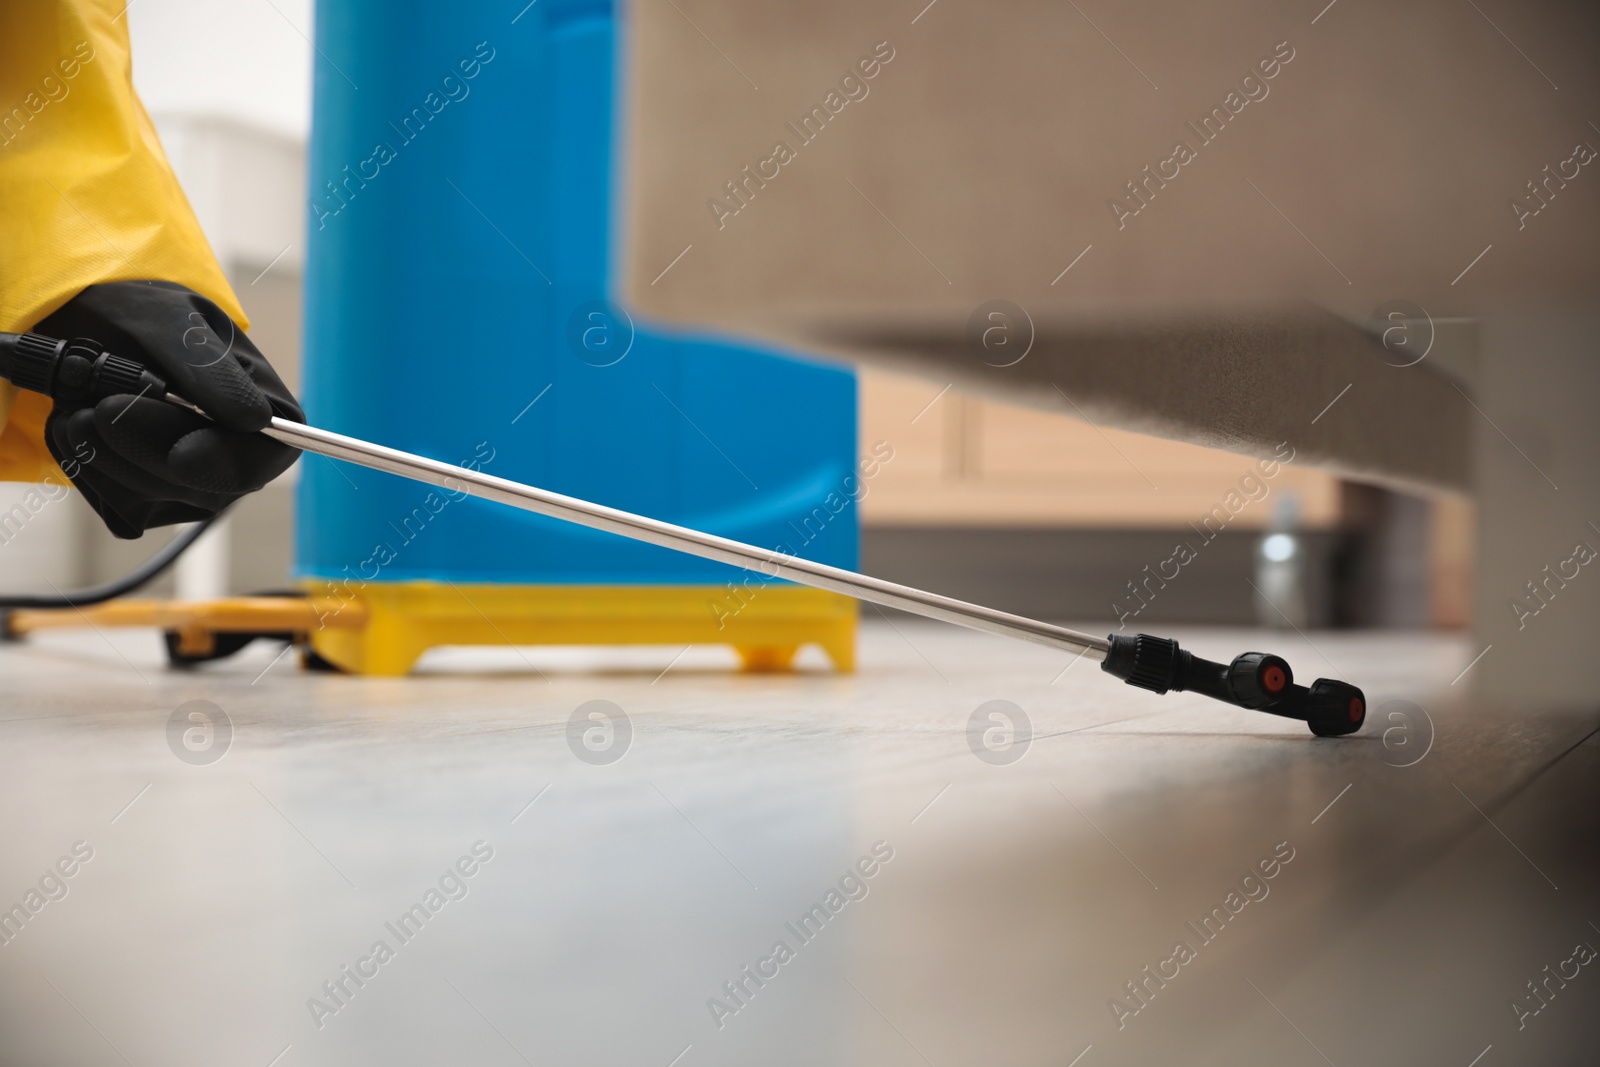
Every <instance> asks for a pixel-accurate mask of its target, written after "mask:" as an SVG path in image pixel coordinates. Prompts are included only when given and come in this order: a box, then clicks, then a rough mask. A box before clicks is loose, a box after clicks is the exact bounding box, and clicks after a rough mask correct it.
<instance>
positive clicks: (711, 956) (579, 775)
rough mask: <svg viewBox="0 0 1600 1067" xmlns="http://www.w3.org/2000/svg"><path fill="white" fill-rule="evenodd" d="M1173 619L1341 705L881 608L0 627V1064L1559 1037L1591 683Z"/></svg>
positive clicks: (1499, 1054) (1572, 985)
mask: <svg viewBox="0 0 1600 1067" xmlns="http://www.w3.org/2000/svg"><path fill="white" fill-rule="evenodd" d="M1176 636H1179V637H1180V638H1182V639H1183V640H1184V641H1185V645H1186V647H1189V646H1191V645H1192V647H1194V648H1195V649H1196V651H1199V652H1201V653H1202V654H1211V655H1214V656H1216V657H1218V658H1226V657H1227V656H1230V655H1232V654H1233V653H1234V652H1237V651H1242V650H1244V649H1246V648H1250V647H1265V648H1268V649H1274V650H1279V651H1282V652H1283V653H1284V654H1286V655H1287V656H1288V657H1289V659H1290V661H1291V662H1292V663H1294V664H1295V665H1296V666H1297V667H1298V668H1299V670H1300V672H1301V675H1302V677H1303V680H1304V679H1309V678H1310V677H1313V676H1315V675H1317V674H1329V675H1332V674H1335V673H1342V674H1343V675H1344V676H1345V677H1347V678H1348V679H1349V680H1351V681H1353V682H1356V683H1357V684H1359V685H1362V686H1364V687H1365V688H1366V690H1367V693H1368V696H1369V698H1370V699H1371V703H1372V706H1373V709H1374V712H1373V715H1372V716H1371V717H1370V725H1369V727H1368V728H1367V730H1366V731H1365V732H1364V733H1363V734H1361V735H1359V736H1358V737H1355V738H1352V739H1346V740H1339V741H1330V740H1317V739H1314V738H1312V737H1311V736H1310V735H1309V733H1307V732H1306V731H1305V730H1304V728H1303V727H1302V726H1300V725H1299V724H1296V723H1293V722H1289V721H1286V720H1279V719H1273V718H1271V717H1268V716H1264V715H1259V714H1255V713H1251V712H1246V711H1239V710H1234V709H1229V708H1226V707H1223V706H1221V705H1217V704H1213V703H1211V702H1209V701H1206V700H1204V699H1202V698H1194V697H1189V696H1186V695H1182V694H1175V695H1169V696H1166V697H1156V696H1153V695H1151V694H1146V693H1143V692H1140V691H1137V690H1134V689H1131V688H1129V687H1127V686H1124V685H1121V684H1119V683H1116V682H1114V681H1113V680H1112V679H1110V678H1109V677H1107V676H1105V675H1103V674H1101V673H1100V672H1099V671H1098V670H1097V669H1095V667H1096V665H1095V664H1093V663H1091V662H1089V661H1082V662H1079V663H1076V664H1075V665H1072V666H1071V667H1070V669H1068V670H1067V671H1066V672H1065V673H1064V674H1063V673H1061V672H1062V671H1063V668H1066V667H1068V665H1069V663H1071V660H1070V657H1067V656H1064V655H1059V654H1055V653H1051V652H1049V651H1046V650H1042V649H1036V648H1033V647H1031V646H1027V645H1022V644H1017V643H1011V642H1006V641H1003V640H1000V639H998V638H989V637H985V636H981V635H974V634H969V633H966V632H963V631H958V630H955V629H952V628H948V627H942V626H937V625H933V624H924V623H920V622H912V621H906V620H902V619H899V618H897V619H896V620H895V622H894V623H893V624H892V625H890V624H888V623H885V622H883V621H874V622H871V623H868V624H867V625H866V626H865V627H864V633H863V638H862V670H861V673H860V674H858V675H856V676H854V677H848V678H840V677H835V676H831V675H828V674H824V673H820V672H818V673H809V672H808V673H803V674H800V675H791V676H768V677H752V676H746V675H736V674H732V673H729V672H728V671H727V669H726V668H727V666H728V664H729V663H731V655H728V656H725V654H724V653H723V652H722V651H720V650H715V649H693V650H690V651H689V652H687V653H686V654H684V655H683V656H681V657H680V658H678V659H677V660H676V661H675V662H673V663H672V666H671V669H670V670H667V671H666V672H665V673H664V674H663V673H662V670H663V668H665V667H667V666H668V663H669V661H672V660H673V657H674V654H675V653H676V652H677V650H676V649H664V650H663V649H652V650H636V651H631V652H597V651H581V652H580V651H561V650H529V651H527V652H525V653H519V652H516V651H508V650H498V651H468V650H462V651H455V652H447V653H441V654H435V655H434V656H433V657H432V658H430V659H429V660H427V661H425V664H424V671H423V673H422V674H421V675H419V676H418V677H414V678H411V679H406V680H398V681H396V680H363V679H354V678H345V677H338V676H331V675H323V674H306V673H301V672H298V670H297V669H296V668H295V666H294V665H293V661H292V658H291V657H286V658H284V659H283V660H282V661H279V662H276V663H275V664H274V663H273V658H272V657H273V655H274V653H275V652H276V649H272V648H268V647H265V646H261V647H258V648H255V649H252V650H250V651H249V652H248V653H246V654H244V655H243V656H241V657H239V658H238V659H236V660H234V661H231V662H229V663H226V664H224V665H221V666H219V667H217V668H214V669H209V670H206V671H203V672H199V673H194V674H176V673H171V672H168V671H166V670H165V669H164V668H163V666H162V661H161V658H160V655H159V653H158V650H157V646H156V644H155V641H154V639H153V637H152V636H151V635H149V634H137V633H134V634H118V635H114V636H113V637H111V638H109V639H108V638H106V637H103V636H100V635H97V634H95V633H93V632H91V631H84V632H81V633H77V632H75V633H57V634H53V635H49V636H47V637H45V638H43V639H41V640H37V641H34V642H31V643H29V644H26V645H12V646H4V647H0V701H3V707H4V712H3V713H0V719H4V720H5V721H4V722H0V731H4V732H3V733H0V844H3V848H0V906H10V905H11V904H12V903H16V904H20V905H22V907H23V912H24V914H26V915H27V918H26V921H23V920H21V919H18V918H15V917H13V918H12V919H11V923H12V927H13V928H17V929H15V930H14V932H13V929H12V928H8V929H7V930H6V936H7V937H8V938H9V941H8V943H6V944H4V945H3V946H0V1063H4V1064H27V1065H30V1067H42V1065H49V1064H74V1065H83V1064H102V1063H103V1064H115V1063H123V1062H126V1063H131V1064H136V1065H138V1067H144V1065H146V1064H157V1063H161V1064H206V1065H216V1064H242V1065H245V1067H267V1065H269V1064H276V1065H278V1067H299V1065H302V1064H329V1065H333V1064H339V1065H349V1064H366V1063H372V1064H380V1063H381V1064H412V1063H418V1064H421V1063H439V1064H458V1063H475V1064H506V1065H514V1064H519V1063H530V1064H539V1065H541V1067H543V1065H545V1064H559V1065H569V1064H571V1065H576V1064H605V1065H625V1064H638V1065H642V1067H668V1065H675V1067H701V1065H711V1064H873V1065H880V1064H887V1065H894V1064H906V1065H915V1064H931V1065H935V1067H954V1065H958V1064H983V1065H995V1064H1037V1065H1046V1064H1049V1065H1057V1067H1066V1065H1068V1064H1073V1063H1076V1064H1078V1067H1100V1065H1102V1064H1139V1063H1205V1064H1211V1063H1214V1064H1245V1063H1249V1064H1254V1063H1274V1064H1307V1065H1311V1064H1322V1063H1324V1062H1327V1063H1332V1064H1337V1065H1339V1067H1345V1065H1347V1064H1357V1063H1364V1064H1423V1063H1426V1064H1445V1065H1458V1067H1468V1064H1471V1063H1474V1062H1477V1063H1478V1064H1479V1067H1497V1065H1499V1064H1511V1063H1518V1064H1530V1063H1532V1064H1546V1063H1547V1064H1566V1063H1579V1062H1594V1057H1595V1056H1596V1055H1600V1054H1597V1053H1596V1052H1595V1050H1596V1048H1600V963H1589V964H1584V963H1581V962H1578V961H1579V960H1580V958H1582V957H1583V956H1584V955H1585V952H1584V951H1582V950H1579V951H1577V952H1576V954H1575V946H1577V945H1579V944H1580V943H1586V944H1587V945H1593V946H1597V947H1600V925H1596V924H1600V863H1597V860H1600V849H1597V847H1596V846H1597V844H1600V804H1597V803H1596V801H1597V799H1600V735H1596V734H1595V733H1594V732H1593V731H1594V730H1595V728H1596V726H1597V725H1600V709H1596V708H1589V709H1574V710H1573V711H1572V712H1571V713H1569V714H1558V715H1546V716H1539V717H1526V716H1521V715H1518V714H1517V713H1516V709H1485V708H1475V707H1472V706H1470V705H1469V704H1468V703H1466V702H1464V700H1463V699H1462V694H1461V691H1462V690H1464V689H1465V688H1466V686H1467V683H1468V681H1469V680H1470V675H1469V676H1468V679H1467V680H1463V681H1462V682H1461V683H1459V684H1457V685H1455V686H1452V685H1451V680H1452V679H1453V678H1455V677H1456V676H1457V674H1458V673H1459V672H1460V671H1461V670H1462V668H1463V667H1465V666H1466V664H1467V662H1468V660H1469V659H1470V658H1471V655H1472V654H1473V650H1472V649H1470V648H1468V647H1467V645H1466V644H1465V643H1464V642H1463V641H1459V640H1456V639H1452V638H1441V637H1437V636H1406V635H1336V634H1314V635H1312V637H1311V639H1310V640H1311V642H1313V643H1314V644H1308V642H1307V641H1305V640H1304V639H1302V638H1299V637H1295V636H1293V635H1291V636H1290V637H1289V638H1287V639H1285V638H1283V637H1281V636H1275V637H1267V636H1264V635H1259V634H1251V633H1241V632H1231V633H1230V632H1220V631H1198V632H1193V633H1187V634H1183V633H1180V634H1178V635H1176ZM263 671H264V673H263ZM596 700H598V701H610V702H612V705H614V706H608V705H592V706H591V707H590V708H586V709H585V711H586V712H587V711H589V710H593V709H595V708H600V709H601V710H606V711H607V712H608V713H609V714H610V716H611V719H610V721H609V722H607V721H606V720H603V719H591V720H583V721H582V722H581V723H580V725H579V726H578V727H575V728H574V727H569V718H570V717H571V716H572V715H573V714H574V712H575V709H578V708H580V706H582V705H585V704H586V702H589V701H596ZM995 700H1004V701H1010V702H1012V703H1013V704H1014V705H1016V706H1018V707H1020V708H1021V709H1023V710H1024V711H1025V713H1026V715H1027V717H1028V719H1029V720H1030V722H1031V737H1030V736H1029V734H1028V731H1027V730H1025V729H1024V730H1021V731H1018V730H1008V729H1007V728H1006V724H1005V722H1004V720H1002V719H1000V718H995V719H991V720H988V721H987V722H986V723H980V728H979V729H978V730H974V731H969V729H968V726H969V720H970V718H971V717H972V716H973V714H974V712H975V710H976V709H978V708H979V707H980V706H981V705H984V704H986V703H987V702H989V701H995ZM191 701H207V702H210V705H209V706H208V705H205V704H189V703H188V702H191ZM1390 701H1411V702H1414V703H1413V704H1411V705H1401V704H1390V703H1389V702H1390ZM185 705H187V706H186V707H185ZM180 707H184V711H183V712H182V713H181V715H180V717H179V718H180V721H179V722H178V723H177V725H176V726H171V727H169V721H170V720H171V719H172V718H173V716H174V714H175V713H177V712H178V709H179V708H180ZM211 707H215V708H220V709H221V710H222V712H224V713H225V714H226V716H227V719H228V721H229V722H231V737H229V736H226V735H227V733H228V731H227V730H226V729H225V728H224V726H223V724H222V722H221V720H220V719H219V718H218V716H217V714H216V712H215V711H214V710H210V708H211ZM1416 708H1420V709H1425V710H1422V711H1419V710H1408V709H1416ZM619 709H620V710H621V714H618V710H619ZM197 710H198V711H202V712H205V713H206V714H208V715H209V716H210V718H211V720H213V722H212V723H211V724H210V725H209V727H208V724H207V721H206V720H203V719H202V720H190V719H188V718H185V717H184V716H187V715H188V714H189V713H190V712H192V711H197ZM1390 713H1396V714H1401V717H1400V718H1390ZM1402 713H1403V714H1402ZM1013 718H1015V716H1014V714H1013ZM1385 728H1387V729H1388V732H1387V733H1385ZM208 729H209V734H208V733H207V730H208ZM985 729H987V731H988V732H987V733H985V732H984V730H985ZM185 730H192V731H193V732H192V733H190V734H189V735H188V738H187V741H188V743H187V745H186V743H185V737H184V731H185ZM985 742H987V744H986V743H985ZM224 749H225V755H223V756H222V757H221V758H220V759H213V757H215V756H216V754H217V753H218V752H220V751H223V750H224ZM1018 753H1021V756H1020V758H1013V757H1016V756H1017V755H1018ZM180 754H181V757H180ZM619 754H620V755H619ZM208 760H209V761H210V762H207V761H208ZM74 850H76V852H75V851H74ZM91 850H92V855H89V853H90V851H91ZM85 856H88V858H84V857H85ZM58 863H59V864H60V866H59V867H57V866H56V865H57V864H58ZM67 870H70V871H71V875H70V876H67V875H65V874H62V873H61V872H63V871H67ZM466 872H470V873H466ZM867 872H870V873H867ZM1252 872H1254V873H1253V874H1252ZM1264 872H1270V875H1271V877H1270V878H1269V877H1267V876H1266V874H1265V873H1264ZM1247 876H1248V877H1247ZM30 889H32V890H37V894H36V895H35V896H33V897H29V896H28V894H29V892H30ZM430 892H431V893H432V895H431V896H430V895H429V894H430ZM63 894H64V895H63ZM830 894H832V895H830ZM1230 894H1233V895H1231V896H1230ZM30 904H32V905H35V906H36V910H34V911H32V912H30V911H29V906H30ZM413 905H421V908H420V909H415V910H414V909H413ZM1214 909H1215V910H1214ZM408 915H409V916H410V918H409V920H408V921H403V917H405V916H408ZM1208 916H1209V917H1210V925H1209V926H1207V925H1206V924H1205V921H1206V919H1207V918H1208ZM808 917H809V918H808ZM824 917H825V918H824ZM407 922H408V923H409V925H408V924H407ZM379 942H382V943H383V944H384V946H385V947H384V949H383V950H378V948H377V945H378V943H379ZM780 942H781V943H782V944H783V946H784V947H783V948H782V949H780V948H778V945H779V943H780ZM1180 943H1181V944H1182V945H1183V946H1184V948H1183V950H1182V951H1179V950H1178V945H1179V944H1180ZM379 957H382V958H381V959H380V958H379ZM1547 965H1548V967H1549V970H1548V971H1547V970H1545V968H1546V966H1547ZM347 968H348V969H347ZM746 968H749V969H748V970H746ZM1146 968H1148V970H1147V969H1146ZM1574 969H1576V974H1575V975H1574V974H1573V971H1574ZM1563 971H1564V972H1565V973H1566V975H1567V976H1568V977H1566V978H1562V977H1560V974H1561V973H1562V972H1563ZM351 974H355V975H357V977H350V975H351ZM363 975H364V977H363ZM1551 976H1555V977H1551ZM1530 981H1537V982H1543V983H1545V984H1544V985H1543V986H1540V990H1541V993H1542V997H1543V999H1542V1000H1539V999H1535V998H1534V997H1533V996H1532V995H1531V994H1530V992H1529V989H1528V985H1527V983H1528V982H1530ZM324 983H329V984H328V986H324ZM1129 983H1132V984H1133V991H1130V989H1129ZM341 987H342V988H341ZM730 987H731V988H732V992H730ZM330 990H331V992H330ZM1135 993H1137V995H1135ZM1519 998H1520V1000H1519ZM1517 1003H1521V1004H1522V1005H1523V1007H1522V1009H1521V1010H1522V1014H1521V1015H1520V1017H1519V1011H1518V1009H1517V1008H1515V1007H1514V1006H1513V1005H1514V1004H1517ZM1535 1007H1537V1008H1539V1009H1540V1010H1539V1011H1538V1012H1537V1013H1536V1014H1535V1013H1533V1011H1532V1009H1533V1008H1535ZM1519 1023H1520V1026H1519ZM1480 1054H1481V1055H1482V1058H1481V1060H1477V1061H1474V1057H1478V1056H1480ZM274 1057H278V1058H277V1059H274ZM1075 1057H1078V1058H1077V1059H1075Z"/></svg>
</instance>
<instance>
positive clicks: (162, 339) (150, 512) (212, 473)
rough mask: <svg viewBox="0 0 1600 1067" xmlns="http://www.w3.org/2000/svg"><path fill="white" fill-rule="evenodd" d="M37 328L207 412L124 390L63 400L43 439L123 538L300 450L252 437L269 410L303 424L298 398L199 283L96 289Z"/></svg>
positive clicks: (213, 501)
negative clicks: (98, 349) (141, 372)
mask: <svg viewBox="0 0 1600 1067" xmlns="http://www.w3.org/2000/svg"><path fill="white" fill-rule="evenodd" d="M34 331H35V332H36V333H41V334H45V335H47V336H50V337H63V338H72V337H87V338H89V339H91V340H94V341H98V342H100V343H101V344H102V345H105V346H106V348H107V349H108V350H110V351H111V352H113V353H115V354H116V355H119V356H122V357H124V358H126V359H131V360H135V361H137V362H139V363H143V364H144V365H145V366H146V367H149V368H150V370H151V371H152V372H154V373H155V374H156V375H157V376H158V377H160V378H161V379H162V380H164V381H165V382H166V383H167V388H168V389H169V390H170V391H171V392H173V393H176V394H177V395H178V396H181V397H183V398H184V399H185V400H188V401H191V402H192V403H194V404H196V405H198V406H199V407H200V408H202V409H203V410H204V411H205V412H206V413H207V414H209V415H210V416H211V418H210V419H207V418H204V417H202V416H200V415H196V414H195V413H194V412H192V411H185V410H183V409H182V408H179V407H175V406H173V405H171V404H168V403H166V402H165V401H162V400H158V399H153V398H150V397H135V396H132V395H127V394H124V395H119V396H112V397H107V398H106V399H104V400H102V401H100V402H99V403H98V404H94V405H92V406H79V407H72V406H63V405H62V404H61V403H60V402H58V403H57V404H56V407H55V410H54V411H53V412H52V413H51V415H50V417H49V419H48V420H47V421H46V422H45V434H44V436H45V444H46V445H47V446H48V447H49V449H50V454H51V455H53V456H54V457H55V459H56V462H57V463H59V464H61V467H62V469H63V470H64V471H65V472H66V473H67V475H68V476H69V477H70V478H71V479H72V482H73V484H74V485H76V486H77V487H78V490H79V491H80V492H82V493H83V496H84V499H86V500H87V501H88V502H89V505H90V506H91V507H93V508H94V510H95V512H96V513H97V514H99V516H100V518H101V519H102V520H104V522H105V524H106V526H107V527H108V528H109V529H110V530H111V532H112V533H113V534H115V535H116V536H118V537H124V538H134V537H138V536H139V535H141V534H143V533H144V532H145V531H146V530H148V529H150V528H151V527H154V526H168V525H171V524H173V523H179V522H193V521H196V520H198V519H203V518H206V517H207V516H210V515H214V514H216V513H217V512H219V511H221V510H222V509H223V508H225V507H227V506H228V505H229V504H231V503H233V502H234V501H235V500H237V499H238V498H239V497H241V496H243V495H244V494H246V493H251V492H254V491H255V490H257V489H260V488H261V487H262V486H263V485H266V484H267V483H268V482H270V481H272V479H274V478H276V477H277V476H278V475H280V474H282V473H283V472H284V471H285V470H288V469H289V466H290V465H291V464H292V463H294V461H295V459H296V457H298V456H299V454H300V453H299V452H298V451H297V450H296V449H293V448H290V447H289V446H287V445H284V444H280V443H279V442H277V441H274V440H272V439H271V438H270V437H265V436H263V435H261V434H259V433H256V432H255V431H257V430H260V429H261V428H262V427H264V426H266V425H267V423H268V420H269V419H270V418H271V417H272V416H274V415H277V416H279V417H281V418H285V419H290V420H292V421H295V422H304V421H305V414H304V413H303V412H302V411H301V410H300V405H299V403H298V402H297V401H296V400H295V398H294V396H293V395H292V394H291V393H290V392H289V390H288V388H287V387H286V386H285V385H284V384H283V382H282V381H281V380H280V379H279V378H278V376H277V374H275V373H274V372H273V370H272V367H271V366H270V365H269V364H268V363H267V361H266V358H265V357H263V356H262V355H261V353H260V352H259V351H258V350H257V349H256V346H255V345H253V344H251V343H250V339H249V338H248V337H246V336H245V335H244V333H243V331H241V330H239V329H238V327H236V326H235V325H234V323H233V320H232V319H230V318H229V317H228V315H227V314H226V313H225V312H224V311H223V310H222V309H221V308H219V307H218V306H217V305H216V304H213V303H212V302H211V301H210V300H207V299H206V298H205V297H203V296H201V295H200V294H199V293H197V292H195V291H194V290H192V289H188V288H185V287H184V286H181V285H176V284H174V283H172V282H142V281H141V282H107V283H105V284H103V285H91V286H90V287H89V288H87V289H85V290H84V291H83V292H81V293H79V294H78V295H77V296H75V297H73V298H72V299H71V300H70V301H68V302H67V303H66V304H65V305H63V306H62V307H61V309H60V310H58V311H56V312H55V313H54V314H52V315H51V316H50V317H49V318H47V319H45V320H44V321H43V322H40V323H39V324H38V325H37V326H35V327H34ZM213 420H215V421H213Z"/></svg>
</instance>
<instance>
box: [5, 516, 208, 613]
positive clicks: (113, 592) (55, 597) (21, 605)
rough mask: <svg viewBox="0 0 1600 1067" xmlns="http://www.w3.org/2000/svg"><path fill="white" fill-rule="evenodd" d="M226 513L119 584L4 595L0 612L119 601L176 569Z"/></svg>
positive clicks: (172, 543)
mask: <svg viewBox="0 0 1600 1067" xmlns="http://www.w3.org/2000/svg"><path fill="white" fill-rule="evenodd" d="M222 514H223V513H222V512H220V511H219V512H217V513H216V514H215V515H212V516H210V517H208V518H204V519H201V520H200V521H199V522H197V523H195V524H194V525H193V526H191V527H189V529H187V530H185V531H184V532H183V533H181V534H179V535H178V536H177V537H174V538H173V539H172V540H171V541H169V542H167V543H166V545H164V546H163V547H162V549H161V551H159V552H157V553H156V554H155V555H153V556H151V557H150V558H149V559H147V560H145V561H144V563H142V564H140V565H139V566H138V567H137V568H135V569H134V570H133V571H131V572H130V573H128V574H125V575H123V576H122V577H121V578H118V579H116V580H115V581H111V582H106V583H105V584H103V585H92V586H90V587H89V588H87V589H79V590H77V591H76V592H72V593H56V594H52V595H49V596H44V595H39V594H22V595H17V596H5V595H0V612H9V611H17V610H19V609H48V608H81V607H87V606H88V605H90V604H103V603H105V602H106V601H107V600H115V599H116V598H117V597H119V596H122V595H124V594H126V593H131V592H133V591H134V590H135V589H138V588H139V587H140V586H142V585H144V584H145V583H146V582H149V581H150V580H151V579H153V578H155V577H156V576H157V575H159V574H160V573H161V572H162V571H164V570H166V569H167V568H168V567H170V566H172V564H173V563H174V562H175V561H176V560H177V558H178V557H179V556H181V555H183V553H184V552H185V551H187V550H188V548H189V546H190V545H192V544H194V543H195V542H196V541H198V540H199V539H200V535H201V534H203V533H205V532H206V531H207V530H209V529H210V528H211V525H212V523H214V522H216V521H217V520H218V519H219V518H221V517H222ZM8 630H9V627H5V626H0V633H3V632H6V631H8Z"/></svg>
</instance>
